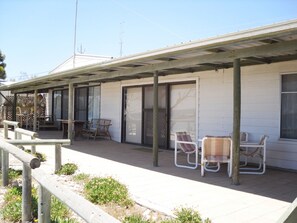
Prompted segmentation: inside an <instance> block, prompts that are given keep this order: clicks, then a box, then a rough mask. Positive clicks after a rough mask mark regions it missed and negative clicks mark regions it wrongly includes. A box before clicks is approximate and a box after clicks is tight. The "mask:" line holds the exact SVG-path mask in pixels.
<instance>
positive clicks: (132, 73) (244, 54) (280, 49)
mask: <svg viewBox="0 0 297 223" xmlns="http://www.w3.org/2000/svg"><path fill="white" fill-rule="evenodd" d="M219 51H221V50H219ZM296 54H297V40H290V41H283V42H274V43H271V44H264V45H261V46H253V47H249V48H241V49H237V50H230V51H222V52H217V53H209V54H206V55H199V56H192V57H189V58H180V59H174V60H170V61H168V60H165V61H163V60H159V61H162V62H159V63H155V62H154V63H149V62H143V61H142V60H141V59H139V60H133V61H131V62H129V61H128V62H127V61H126V64H125V63H124V62H120V63H119V64H115V63H113V64H112V66H111V65H110V64H107V65H106V66H103V65H102V67H101V66H100V67H98V66H90V67H87V68H84V69H83V68H81V69H75V70H71V71H67V72H63V73H60V74H56V75H51V76H49V77H48V79H41V80H39V79H38V78H37V79H36V80H35V81H33V82H29V83H30V85H31V86H30V87H27V86H26V85H28V84H27V83H23V84H20V85H16V86H17V87H16V89H11V90H14V91H15V92H21V91H22V90H24V89H26V90H35V89H36V88H38V89H43V88H45V89H46V88H54V87H57V86H58V87H60V86H65V85H68V84H69V83H73V84H77V83H84V82H94V81H100V82H106V81H118V80H124V79H125V80H126V79H132V78H144V77H149V76H152V74H153V73H154V72H155V71H159V72H160V73H162V72H163V75H171V74H175V73H176V74H177V73H182V72H196V71H203V70H215V69H221V68H229V67H232V65H231V64H230V63H232V61H233V60H234V59H236V58H241V59H242V61H243V63H244V64H245V65H254V64H259V63H269V62H270V60H271V62H278V61H279V60H281V59H282V58H287V59H291V60H292V59H294V58H296ZM159 58H160V57H159ZM143 60H145V61H147V58H145V59H143ZM253 60H255V61H253ZM154 61H156V60H154ZM138 63H145V64H146V65H142V66H136V67H135V66H134V65H135V64H138ZM129 64H130V65H131V66H129ZM125 65H127V66H126V67H127V68H121V67H123V66H125ZM173 69H175V70H173ZM53 80H55V81H54V82H52V81H53ZM56 80H59V81H56ZM32 85H35V86H32Z"/></svg>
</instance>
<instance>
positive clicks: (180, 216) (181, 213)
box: [161, 208, 211, 223]
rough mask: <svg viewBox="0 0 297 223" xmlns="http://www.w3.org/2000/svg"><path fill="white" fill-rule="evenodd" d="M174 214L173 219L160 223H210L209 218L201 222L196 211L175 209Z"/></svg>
mask: <svg viewBox="0 0 297 223" xmlns="http://www.w3.org/2000/svg"><path fill="white" fill-rule="evenodd" d="M174 214H175V215H176V218H175V219H169V220H165V221H162V222H161V223H211V220H210V219H209V218H207V219H205V220H203V219H202V218H201V216H200V214H199V212H198V211H195V210H193V209H192V208H179V209H176V210H175V212H174Z"/></svg>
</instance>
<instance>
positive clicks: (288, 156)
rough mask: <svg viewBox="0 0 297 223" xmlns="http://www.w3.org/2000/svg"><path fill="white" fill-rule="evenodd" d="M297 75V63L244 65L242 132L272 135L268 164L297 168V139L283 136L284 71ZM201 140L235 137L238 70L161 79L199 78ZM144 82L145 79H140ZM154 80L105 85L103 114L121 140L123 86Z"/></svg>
mask: <svg viewBox="0 0 297 223" xmlns="http://www.w3.org/2000/svg"><path fill="white" fill-rule="evenodd" d="M294 72H295V73H297V61H291V62H281V63H274V64H269V65H258V66H250V67H242V69H241V73H242V80H241V84H242V89H241V93H242V96H241V103H242V107H241V131H246V132H248V133H249V139H250V140H252V141H258V140H259V139H260V137H261V135H263V134H266V135H268V136H269V139H268V145H267V164H268V165H270V166H275V167H281V168H287V169H294V170H297V140H295V141H294V140H282V139H280V138H279V137H280V111H281V99H280V98H281V97H280V95H281V74H289V73H294ZM197 77H199V85H198V94H199V96H198V100H199V101H198V104H199V111H198V112H197V114H198V117H197V119H198V127H199V129H198V130H196V131H197V132H198V133H199V135H198V137H199V138H202V137H203V136H205V135H229V134H230V133H231V132H232V126H233V123H232V122H233V69H232V68H230V69H225V70H219V71H207V72H199V73H193V74H189V73H187V74H182V75H171V76H167V77H160V79H159V81H160V83H166V82H181V81H187V80H196V79H197ZM140 81H141V82H140ZM141 84H152V78H146V79H141V80H131V81H123V82H121V83H120V82H115V83H111V84H103V85H102V89H101V91H102V92H101V94H102V105H101V108H102V111H101V112H102V115H101V117H102V118H103V117H105V118H111V119H112V122H113V125H112V127H111V133H112V137H113V140H116V141H120V139H121V128H120V127H121V109H122V101H121V100H122V95H121V92H122V87H123V86H133V85H141Z"/></svg>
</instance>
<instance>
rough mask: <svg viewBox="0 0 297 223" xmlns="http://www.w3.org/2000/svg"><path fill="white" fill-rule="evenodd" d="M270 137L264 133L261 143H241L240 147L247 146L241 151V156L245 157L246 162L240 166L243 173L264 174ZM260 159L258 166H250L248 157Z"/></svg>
mask: <svg viewBox="0 0 297 223" xmlns="http://www.w3.org/2000/svg"><path fill="white" fill-rule="evenodd" d="M268 138H269V137H268V136H267V135H263V136H262V137H261V138H260V141H259V143H241V145H240V147H243V148H245V149H244V150H241V151H240V156H241V157H244V158H245V160H246V163H245V165H244V167H241V168H240V173H241V174H264V173H265V171H266V141H267V139H268ZM255 158H256V159H258V166H256V167H248V162H247V160H248V159H251V160H252V161H253V160H254V159H255Z"/></svg>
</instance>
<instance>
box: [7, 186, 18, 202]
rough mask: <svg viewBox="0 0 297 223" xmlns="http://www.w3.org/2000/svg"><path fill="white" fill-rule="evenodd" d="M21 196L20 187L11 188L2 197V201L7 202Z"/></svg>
mask: <svg viewBox="0 0 297 223" xmlns="http://www.w3.org/2000/svg"><path fill="white" fill-rule="evenodd" d="M21 196H22V187H12V188H10V189H8V191H7V192H6V193H5V195H4V201H5V202H9V201H11V200H14V199H15V198H17V197H21Z"/></svg>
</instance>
